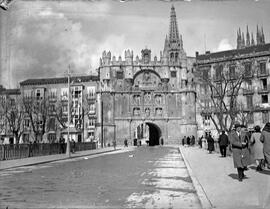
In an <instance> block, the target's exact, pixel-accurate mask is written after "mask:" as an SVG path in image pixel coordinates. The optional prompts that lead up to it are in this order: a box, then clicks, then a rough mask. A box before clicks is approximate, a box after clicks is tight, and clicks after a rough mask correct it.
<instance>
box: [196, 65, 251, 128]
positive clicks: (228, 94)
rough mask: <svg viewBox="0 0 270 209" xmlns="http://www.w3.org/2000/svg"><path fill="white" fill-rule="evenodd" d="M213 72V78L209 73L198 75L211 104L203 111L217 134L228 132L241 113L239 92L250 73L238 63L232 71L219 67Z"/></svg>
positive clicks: (225, 67) (226, 67)
mask: <svg viewBox="0 0 270 209" xmlns="http://www.w3.org/2000/svg"><path fill="white" fill-rule="evenodd" d="M215 70H216V74H215V75H214V76H211V75H210V72H209V71H208V72H207V75H202V74H200V78H201V82H202V83H204V84H205V85H206V88H207V90H208V94H207V95H208V100H209V102H210V104H211V105H210V107H203V111H205V112H207V113H208V116H209V117H210V119H211V121H212V122H213V124H214V125H215V127H216V129H217V131H218V132H220V131H221V130H226V131H228V132H229V131H231V130H232V127H233V125H234V123H235V120H236V119H237V117H239V114H240V113H241V109H240V107H239V103H238V101H237V97H238V94H239V90H240V89H241V87H242V84H243V82H244V81H245V79H246V77H247V76H250V75H252V72H247V71H246V70H245V68H244V66H243V65H242V64H241V63H239V62H237V63H236V66H235V68H234V71H231V69H229V68H228V66H227V65H225V66H222V65H219V66H217V68H216V69H215ZM242 116H244V115H242Z"/></svg>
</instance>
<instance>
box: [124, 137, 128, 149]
mask: <svg viewBox="0 0 270 209" xmlns="http://www.w3.org/2000/svg"><path fill="white" fill-rule="evenodd" d="M124 146H125V147H128V140H127V139H125V140H124Z"/></svg>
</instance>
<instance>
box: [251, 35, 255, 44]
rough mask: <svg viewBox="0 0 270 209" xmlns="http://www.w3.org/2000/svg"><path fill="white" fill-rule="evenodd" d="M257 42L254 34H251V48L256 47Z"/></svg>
mask: <svg viewBox="0 0 270 209" xmlns="http://www.w3.org/2000/svg"><path fill="white" fill-rule="evenodd" d="M254 45H255V42H254V37H253V33H251V46H254Z"/></svg>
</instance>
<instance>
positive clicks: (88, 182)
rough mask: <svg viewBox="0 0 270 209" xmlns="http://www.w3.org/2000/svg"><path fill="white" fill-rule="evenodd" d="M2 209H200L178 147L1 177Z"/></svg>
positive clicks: (10, 172)
mask: <svg viewBox="0 0 270 209" xmlns="http://www.w3.org/2000/svg"><path fill="white" fill-rule="evenodd" d="M0 185H1V191H0V208H5V207H6V206H8V207H9V208H142V207H143V208H175V209H176V208H200V207H201V205H200V202H199V200H198V197H197V194H196V191H195V189H194V187H193V184H192V182H191V178H190V177H189V175H188V172H187V169H186V167H185V164H184V162H183V159H182V157H181V155H180V154H179V152H178V148H176V147H158V146H157V147H138V148H136V149H134V150H129V152H123V151H119V152H116V153H114V154H113V153H110V154H105V155H102V156H98V157H91V158H90V157H89V158H87V157H83V158H77V159H72V160H66V161H58V162H54V163H47V164H42V165H36V166H28V167H22V168H16V169H9V170H5V171H1V172H0Z"/></svg>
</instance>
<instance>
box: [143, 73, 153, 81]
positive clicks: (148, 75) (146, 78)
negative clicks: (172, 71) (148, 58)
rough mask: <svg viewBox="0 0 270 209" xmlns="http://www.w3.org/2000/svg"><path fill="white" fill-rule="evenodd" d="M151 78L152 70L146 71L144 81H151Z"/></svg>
mask: <svg viewBox="0 0 270 209" xmlns="http://www.w3.org/2000/svg"><path fill="white" fill-rule="evenodd" d="M150 80H151V74H150V72H144V74H143V81H144V83H149V81H150Z"/></svg>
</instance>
